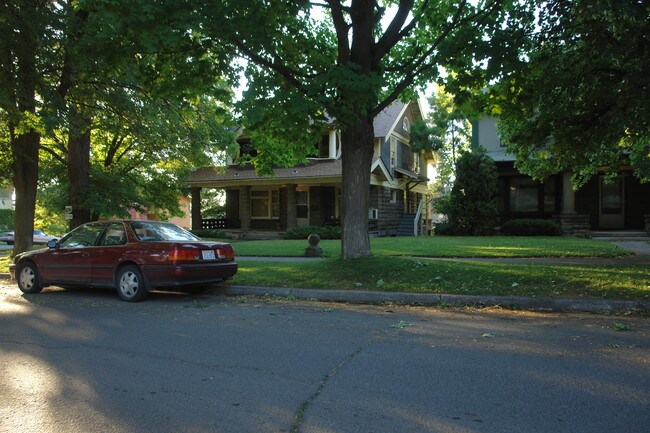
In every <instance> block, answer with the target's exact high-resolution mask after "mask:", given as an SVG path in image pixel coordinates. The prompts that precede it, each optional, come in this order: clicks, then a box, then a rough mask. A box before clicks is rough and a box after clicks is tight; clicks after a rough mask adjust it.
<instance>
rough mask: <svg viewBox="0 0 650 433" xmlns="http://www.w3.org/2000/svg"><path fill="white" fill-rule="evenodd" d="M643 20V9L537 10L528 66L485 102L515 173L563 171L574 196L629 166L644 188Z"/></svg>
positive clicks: (575, 6) (647, 100)
mask: <svg viewBox="0 0 650 433" xmlns="http://www.w3.org/2000/svg"><path fill="white" fill-rule="evenodd" d="M649 16H650V3H648V2H633V1H616V0H577V1H573V2H565V1H560V0H553V1H549V2H545V3H543V4H540V13H539V29H538V31H536V32H535V33H533V35H534V36H533V37H532V39H531V40H530V41H529V46H530V47H531V49H530V51H529V54H528V61H526V62H525V63H522V64H521V65H519V68H518V70H516V71H513V72H512V73H511V74H509V75H508V76H505V77H504V78H503V79H502V80H501V82H500V83H499V84H498V85H496V86H494V87H493V88H492V89H491V91H490V92H489V93H488V94H487V96H488V98H487V100H486V101H485V106H486V107H487V111H488V112H490V113H491V114H495V115H498V116H499V117H500V121H499V131H500V133H501V135H502V138H503V140H504V141H505V142H506V143H508V147H509V150H510V151H512V152H513V153H514V154H515V155H516V157H517V167H518V168H519V169H520V170H521V171H523V172H524V173H527V174H530V175H532V176H534V177H535V178H538V179H542V178H544V177H545V176H546V175H549V174H553V173H557V172H560V171H562V170H571V171H572V173H573V180H574V184H575V186H576V187H580V186H581V185H583V184H584V183H585V182H586V181H587V180H588V179H590V178H591V177H592V176H593V175H594V174H595V173H597V172H598V171H599V170H600V169H601V168H602V167H605V168H606V170H607V171H608V172H609V173H610V174H613V173H615V172H616V171H617V170H618V167H619V166H620V165H621V164H631V165H632V166H633V167H634V169H635V174H636V176H637V177H638V178H639V179H640V180H641V181H647V180H649V179H650V86H648V77H649V76H650V41H649V40H648V38H647V35H648V34H650V20H649V19H648V17H649Z"/></svg>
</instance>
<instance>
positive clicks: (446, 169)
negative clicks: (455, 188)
mask: <svg viewBox="0 0 650 433" xmlns="http://www.w3.org/2000/svg"><path fill="white" fill-rule="evenodd" d="M429 105H430V106H431V108H432V112H431V114H430V115H429V122H430V123H431V124H432V125H433V126H432V128H431V130H432V134H433V137H434V142H435V143H436V146H437V148H438V149H437V150H438V152H437V154H436V155H437V158H436V163H435V170H436V176H435V178H434V182H433V184H432V185H431V188H432V190H433V195H434V196H444V195H447V194H449V191H450V190H451V186H452V183H453V179H454V176H455V173H454V170H455V166H456V160H457V159H458V155H459V154H460V152H462V151H464V150H468V149H469V147H470V138H471V128H470V123H469V121H468V120H467V118H468V116H469V114H468V113H469V112H470V111H469V110H468V109H467V108H461V107H458V106H457V105H456V104H455V103H454V99H453V96H452V95H451V94H449V93H447V92H445V90H444V87H442V86H439V87H438V89H437V90H436V93H435V95H432V96H431V97H430V98H429ZM441 212H443V213H446V212H444V211H441Z"/></svg>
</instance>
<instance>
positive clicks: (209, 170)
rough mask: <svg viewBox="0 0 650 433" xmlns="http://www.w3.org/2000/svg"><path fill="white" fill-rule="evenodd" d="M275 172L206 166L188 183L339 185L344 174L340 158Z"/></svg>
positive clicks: (207, 184) (280, 169) (246, 167)
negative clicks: (323, 183) (329, 183)
mask: <svg viewBox="0 0 650 433" xmlns="http://www.w3.org/2000/svg"><path fill="white" fill-rule="evenodd" d="M273 173H274V176H261V175H259V174H258V173H257V171H255V168H254V167H252V166H250V165H246V166H230V167H223V168H218V167H217V168H215V167H203V168H200V169H198V170H196V171H195V172H194V173H192V174H191V175H190V176H189V178H188V179H187V182H188V183H190V184H191V185H192V186H201V187H216V188H218V187H224V186H235V185H250V184H254V183H266V184H268V183H298V182H300V183H308V182H309V181H311V182H332V181H335V182H336V181H338V182H340V180H341V177H342V173H343V171H342V166H341V160H340V159H328V160H312V161H309V162H308V163H307V164H303V165H299V166H295V167H288V168H276V169H275V170H273Z"/></svg>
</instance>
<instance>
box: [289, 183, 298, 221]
mask: <svg viewBox="0 0 650 433" xmlns="http://www.w3.org/2000/svg"><path fill="white" fill-rule="evenodd" d="M297 226H298V213H297V212H296V184H293V183H290V184H288V185H287V229H291V228H294V227H297Z"/></svg>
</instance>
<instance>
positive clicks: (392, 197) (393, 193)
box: [390, 189, 397, 203]
mask: <svg viewBox="0 0 650 433" xmlns="http://www.w3.org/2000/svg"><path fill="white" fill-rule="evenodd" d="M390 202H391V203H397V190H396V189H391V190H390Z"/></svg>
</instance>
